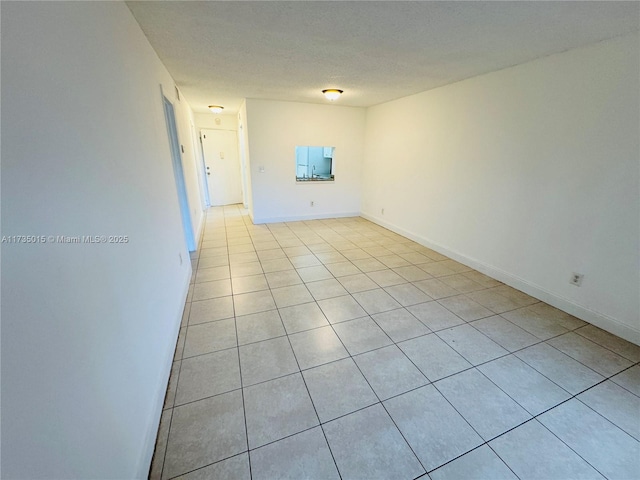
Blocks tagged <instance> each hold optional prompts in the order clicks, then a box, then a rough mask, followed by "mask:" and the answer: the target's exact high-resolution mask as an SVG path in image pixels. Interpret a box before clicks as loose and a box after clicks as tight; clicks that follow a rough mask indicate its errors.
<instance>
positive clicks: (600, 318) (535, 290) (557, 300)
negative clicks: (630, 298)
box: [361, 212, 640, 345]
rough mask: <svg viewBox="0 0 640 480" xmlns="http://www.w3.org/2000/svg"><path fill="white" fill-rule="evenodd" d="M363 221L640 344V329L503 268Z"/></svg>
mask: <svg viewBox="0 0 640 480" xmlns="http://www.w3.org/2000/svg"><path fill="white" fill-rule="evenodd" d="M361 216H362V217H363V218H366V219H367V220H369V221H371V222H373V223H375V224H377V225H380V226H382V227H385V228H388V229H389V230H391V231H392V232H395V233H398V234H400V235H403V236H405V237H407V238H409V239H411V240H413V241H415V242H418V243H419V244H421V245H424V246H425V247H428V248H431V249H432V250H435V251H436V252H438V253H440V254H442V255H446V256H447V257H449V258H452V259H454V260H456V261H458V262H460V263H463V264H465V265H467V266H469V267H471V268H473V269H475V270H477V271H479V272H481V273H484V274H485V275H488V276H490V277H492V278H495V279H496V280H499V281H501V282H503V283H505V284H507V285H509V286H510V287H513V288H516V289H518V290H520V291H522V292H524V293H526V294H527V295H531V296H532V297H534V298H537V299H538V300H541V301H543V302H545V303H548V304H549V305H552V306H554V307H556V308H558V309H560V310H562V311H564V312H567V313H569V314H571V315H573V316H574V317H578V318H580V319H582V320H584V321H585V322H589V323H591V324H593V325H595V326H596V327H600V328H602V329H603V330H606V331H608V332H610V333H613V334H614V335H617V336H619V337H621V338H624V339H625V340H628V341H629V342H632V343H635V344H636V345H640V330H637V329H635V328H634V327H632V326H630V325H626V324H624V323H622V322H620V321H619V320H617V319H615V318H612V317H609V316H608V315H606V314H604V313H600V312H596V311H595V310H591V309H589V308H587V307H583V306H582V305H578V304H577V303H574V302H573V301H571V300H569V299H567V298H564V297H561V296H558V295H556V294H555V293H552V292H549V291H548V290H545V289H544V288H542V287H540V286H538V285H535V284H533V283H530V282H528V281H527V280H525V279H523V278H520V277H517V276H515V275H513V274H511V273H509V272H505V271H504V270H500V269H499V268H496V267H493V266H491V265H487V264H485V263H482V262H480V261H478V260H475V259H473V258H470V257H467V256H466V255H464V254H462V253H460V252H456V251H454V250H450V249H448V248H446V247H443V246H442V245H439V244H437V243H435V242H432V241H431V240H429V239H427V238H424V237H422V236H420V235H417V234H415V233H413V232H411V231H408V230H405V229H404V228H401V227H398V226H397V225H394V224H392V223H389V222H386V221H384V220H382V219H380V218H378V217H376V216H374V215H370V214H368V213H364V212H362V213H361Z"/></svg>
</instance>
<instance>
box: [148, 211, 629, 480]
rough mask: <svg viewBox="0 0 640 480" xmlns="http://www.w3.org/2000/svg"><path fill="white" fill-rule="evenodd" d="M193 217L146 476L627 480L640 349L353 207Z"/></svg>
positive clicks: (230, 213)
mask: <svg viewBox="0 0 640 480" xmlns="http://www.w3.org/2000/svg"><path fill="white" fill-rule="evenodd" d="M206 215H207V217H206V226H205V230H204V234H203V239H202V243H201V248H200V250H199V251H198V252H196V253H194V254H192V263H193V271H194V274H193V276H192V284H191V287H190V290H189V296H188V299H187V304H186V306H185V311H184V315H183V320H182V327H181V329H180V335H179V338H178V344H177V348H176V353H175V358H174V364H173V369H172V374H171V379H170V382H169V388H168V391H167V396H166V400H165V407H164V411H163V414H162V419H161V424H160V430H159V434H158V439H157V444H156V451H155V455H154V459H153V463H152V469H151V474H150V478H153V479H159V478H163V479H168V478H176V477H178V476H181V475H184V476H183V477H180V478H188V479H204V478H207V479H208V478H233V479H249V478H252V479H254V480H255V479H275V478H317V479H331V478H336V479H338V478H342V479H351V478H367V479H412V478H417V477H420V476H423V478H432V479H434V480H436V479H437V480H441V479H461V478H465V479H467V478H491V479H498V478H538V479H540V478H545V479H554V478H555V479H561V478H569V477H580V478H603V477H605V478H610V479H623V478H625V479H630V478H638V470H637V466H638V464H637V459H638V458H639V455H640V444H639V442H638V440H640V422H639V421H638V412H639V411H640V365H638V362H640V347H638V346H635V345H633V344H631V343H629V342H626V341H624V340H622V339H620V338H618V337H615V336H613V335H611V334H609V333H606V332H605V331H603V330H600V329H598V328H596V327H594V326H592V325H589V324H587V323H585V322H583V321H581V320H579V319H577V318H575V317H572V316H570V315H568V314H566V313H564V312H562V311H560V310H557V309H555V308H553V307H551V306H549V305H546V304H544V303H541V302H539V301H538V300H536V299H534V298H532V297H530V296H528V295H525V294H524V293H522V292H519V291H517V290H514V289H512V288H510V287H508V286H506V285H504V284H502V283H500V282H497V281H495V280H493V279H491V278H489V277H487V276H485V275H483V274H481V273H479V272H477V271H473V270H471V269H469V268H468V267H466V266H464V265H462V264H460V263H457V262H455V261H453V260H450V259H448V258H446V257H443V256H442V255H440V254H438V253H436V252H434V251H433V250H430V249H428V248H426V247H423V246H421V245H419V244H417V243H414V242H412V241H410V240H408V239H406V238H404V237H402V236H400V235H397V234H395V233H393V232H390V231H389V230H386V229H384V228H382V227H380V226H377V225H375V224H373V223H371V222H369V221H367V220H364V219H362V218H340V219H330V220H313V221H306V222H294V223H281V224H269V225H253V224H252V223H251V221H250V219H249V217H248V216H247V214H246V211H244V210H243V209H241V208H240V207H239V206H229V207H218V208H212V209H209V210H208V211H207V213H206ZM427 472H428V476H427V475H426V473H427Z"/></svg>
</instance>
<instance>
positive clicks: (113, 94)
mask: <svg viewBox="0 0 640 480" xmlns="http://www.w3.org/2000/svg"><path fill="white" fill-rule="evenodd" d="M161 84H162V86H163V89H164V91H165V92H166V93H167V94H168V95H169V98H173V95H174V82H173V80H172V79H171V77H170V76H169V74H168V73H167V71H166V69H165V68H164V67H163V66H162V64H161V63H160V61H159V60H158V58H157V56H156V55H155V53H154V52H153V50H152V49H151V47H150V45H149V44H148V42H147V40H146V38H145V37H144V35H143V33H142V31H141V30H140V28H139V27H138V25H137V23H136V22H135V20H134V19H133V17H132V15H131V13H130V12H129V10H128V9H127V7H126V5H125V4H124V3H121V2H64V3H62V2H50V3H49V2H38V3H35V2H34V3H31V2H3V3H2V235H6V236H9V235H45V236H48V235H54V236H55V235H68V236H74V235H127V236H128V237H129V242H128V243H126V244H100V245H95V244H94V245H92V244H52V243H50V242H48V243H46V244H31V245H27V244H7V243H4V244H2V346H1V350H2V458H1V464H2V477H3V478H29V479H35V478H77V479H86V478H123V479H124V478H146V475H147V473H148V467H149V463H150V460H151V455H152V453H153V446H154V441H155V434H156V429H157V426H158V420H159V417H160V411H161V408H162V402H163V397H164V393H165V388H166V382H167V378H168V372H169V368H170V366H171V360H172V357H173V350H174V346H175V341H176V337H177V331H178V328H179V324H180V317H181V313H182V308H183V305H184V299H185V297H186V290H187V287H188V282H189V278H190V274H191V265H190V262H189V255H188V252H187V251H186V245H185V239H184V235H183V232H182V229H181V221H180V211H179V207H178V202H177V193H176V187H175V180H174V176H173V171H172V164H171V155H170V151H169V143H168V136H167V128H166V124H165V118H164V112H163V106H162V100H161V95H160V85H161ZM176 110H177V111H176V117H177V122H178V128H179V134H180V135H181V139H180V140H181V143H182V144H183V145H184V146H185V150H186V152H185V155H184V156H183V163H186V164H187V167H186V168H185V175H186V176H187V186H188V187H189V188H190V190H191V191H190V200H192V199H193V198H197V195H194V192H193V188H192V186H193V184H194V179H193V175H191V174H190V172H192V170H190V168H191V167H192V165H191V166H190V165H189V162H190V161H191V162H192V161H193V158H191V159H189V156H188V153H189V150H190V149H191V150H192V148H191V147H190V145H191V144H192V142H191V141H190V139H189V138H188V137H185V135H187V134H188V126H187V127H186V128H185V119H186V118H188V117H189V115H190V109H189V107H188V105H186V104H185V103H184V100H183V102H182V103H179V104H178V103H177V104H176ZM196 213H197V210H196ZM197 223H198V219H197V218H196V219H194V224H196V225H197ZM180 256H181V257H182V264H181V263H180V260H179V257H180Z"/></svg>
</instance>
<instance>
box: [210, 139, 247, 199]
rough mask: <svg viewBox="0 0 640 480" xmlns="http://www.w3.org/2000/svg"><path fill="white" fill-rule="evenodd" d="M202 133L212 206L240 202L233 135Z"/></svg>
mask: <svg viewBox="0 0 640 480" xmlns="http://www.w3.org/2000/svg"><path fill="white" fill-rule="evenodd" d="M201 133H202V151H203V153H204V164H205V169H206V172H207V176H206V179H207V186H208V192H209V201H210V203H211V206H214V207H217V206H221V205H232V204H236V203H243V198H242V180H241V174H240V156H239V155H238V136H237V134H236V132H235V131H232V130H202V132H201Z"/></svg>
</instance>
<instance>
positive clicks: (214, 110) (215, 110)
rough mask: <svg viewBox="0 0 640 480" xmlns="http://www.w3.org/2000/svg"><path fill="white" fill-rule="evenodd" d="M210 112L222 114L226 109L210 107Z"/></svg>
mask: <svg viewBox="0 0 640 480" xmlns="http://www.w3.org/2000/svg"><path fill="white" fill-rule="evenodd" d="M209 110H211V111H212V112H213V113H222V110H224V107H222V106H220V105H209Z"/></svg>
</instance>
